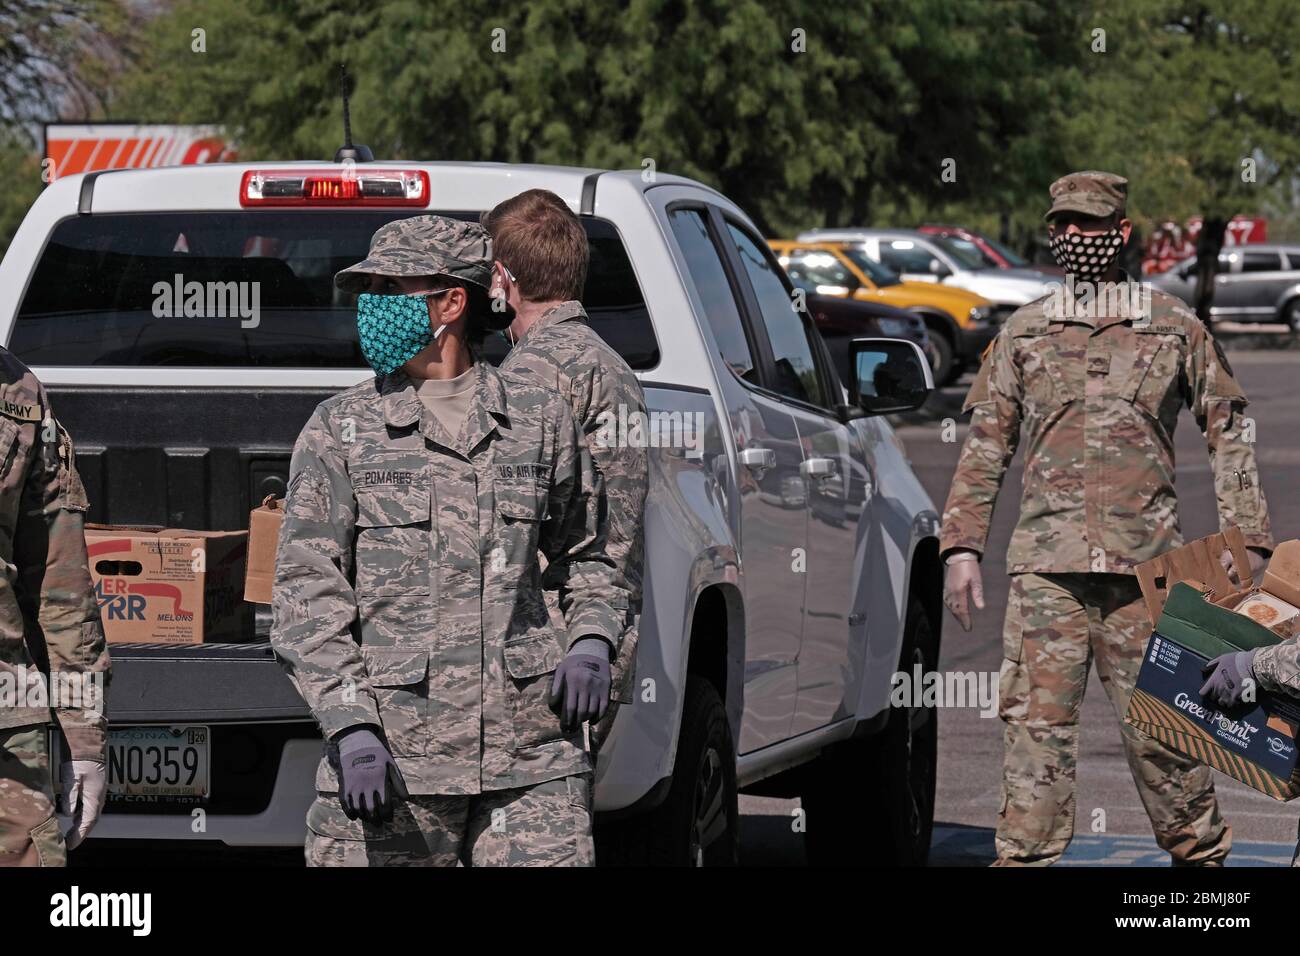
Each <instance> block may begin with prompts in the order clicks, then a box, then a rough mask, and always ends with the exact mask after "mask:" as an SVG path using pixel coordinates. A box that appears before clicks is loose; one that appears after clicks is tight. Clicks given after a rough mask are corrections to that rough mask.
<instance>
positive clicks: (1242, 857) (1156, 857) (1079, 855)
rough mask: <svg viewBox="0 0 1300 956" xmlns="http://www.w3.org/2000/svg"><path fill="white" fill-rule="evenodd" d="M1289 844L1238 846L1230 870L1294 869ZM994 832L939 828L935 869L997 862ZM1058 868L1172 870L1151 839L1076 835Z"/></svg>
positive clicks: (934, 843) (933, 852)
mask: <svg viewBox="0 0 1300 956" xmlns="http://www.w3.org/2000/svg"><path fill="white" fill-rule="evenodd" d="M1294 850H1295V847H1294V846H1292V845H1291V844H1288V843H1245V842H1234V843H1233V845H1232V854H1231V855H1230V856H1229V857H1228V866H1290V865H1291V854H1292V853H1293V852H1294ZM995 856H996V852H995V851H994V849H993V831H992V830H991V829H989V828H987V827H963V826H946V825H944V824H935V827H934V838H933V839H932V840H931V843H930V865H931V866H987V865H988V864H989V863H992V862H993V859H994V857H995ZM1056 865H1057V866H1168V865H1169V854H1168V853H1166V852H1165V851H1164V850H1162V849H1160V848H1159V847H1158V846H1156V842H1155V839H1154V838H1153V837H1150V836H1133V835H1128V834H1116V835H1111V834H1097V833H1080V834H1076V835H1075V837H1074V840H1073V841H1072V842H1071V843H1070V848H1069V849H1068V850H1066V851H1065V855H1064V856H1063V857H1061V860H1060V862H1059V863H1057V864H1056Z"/></svg>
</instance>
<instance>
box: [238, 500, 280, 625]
mask: <svg viewBox="0 0 1300 956" xmlns="http://www.w3.org/2000/svg"><path fill="white" fill-rule="evenodd" d="M283 520H284V499H283V498H277V497H275V496H274V495H267V496H266V497H265V498H263V499H262V506H261V507H260V508H254V509H253V510H252V511H250V512H249V513H248V571H247V573H246V574H245V575H244V600H245V601H252V602H253V603H254V604H270V603H271V585H272V584H273V583H274V581H275V549H276V546H277V545H278V544H279V542H280V524H281V522H282V521H283Z"/></svg>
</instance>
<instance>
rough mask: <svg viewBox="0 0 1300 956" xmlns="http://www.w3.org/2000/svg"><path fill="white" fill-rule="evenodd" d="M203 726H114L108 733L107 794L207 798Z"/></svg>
mask: <svg viewBox="0 0 1300 956" xmlns="http://www.w3.org/2000/svg"><path fill="white" fill-rule="evenodd" d="M208 741H209V734H208V728H207V727H198V726H192V725H189V726H181V727H114V728H110V730H109V732H108V792H109V795H110V796H124V797H139V796H144V797H206V796H207V795H208V769H209V762H210V761H209V758H210V753H209V750H208Z"/></svg>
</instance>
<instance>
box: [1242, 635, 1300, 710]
mask: <svg viewBox="0 0 1300 956" xmlns="http://www.w3.org/2000/svg"><path fill="white" fill-rule="evenodd" d="M1250 669H1251V670H1252V671H1253V672H1254V674H1255V681H1256V683H1258V684H1259V689H1260V690H1265V691H1268V692H1269V693H1274V694H1279V693H1280V694H1289V695H1291V696H1292V697H1300V637H1293V638H1291V639H1290V640H1287V641H1283V642H1282V643H1281V644H1272V645H1270V646H1268V647H1262V648H1260V649H1259V650H1258V651H1256V652H1255V656H1254V657H1253V658H1252V659H1251V664H1250Z"/></svg>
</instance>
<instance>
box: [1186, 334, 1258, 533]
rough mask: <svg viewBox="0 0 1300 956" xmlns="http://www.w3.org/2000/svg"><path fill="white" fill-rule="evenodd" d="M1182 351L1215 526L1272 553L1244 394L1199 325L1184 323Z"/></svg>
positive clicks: (1208, 335)
mask: <svg viewBox="0 0 1300 956" xmlns="http://www.w3.org/2000/svg"><path fill="white" fill-rule="evenodd" d="M1187 345H1188V348H1187V364H1186V370H1185V371H1186V376H1187V385H1188V396H1187V404H1188V407H1189V408H1191V410H1192V414H1193V415H1195V416H1196V424H1197V425H1198V426H1199V427H1200V429H1201V433H1202V434H1203V435H1204V436H1205V442H1206V445H1207V446H1208V448H1209V453H1210V473H1211V474H1212V475H1213V476H1214V494H1215V497H1216V498H1217V499H1218V503H1219V524H1220V526H1221V527H1226V526H1227V525H1233V524H1235V525H1236V526H1237V527H1239V528H1240V529H1241V531H1242V534H1243V535H1244V536H1245V539H1246V545H1247V546H1248V547H1252V548H1263V549H1265V550H1267V551H1272V550H1273V534H1272V531H1271V530H1270V528H1269V520H1268V502H1267V501H1266V500H1265V498H1264V489H1263V488H1262V487H1261V486H1260V483H1259V468H1258V466H1257V465H1256V463H1255V445H1254V435H1253V426H1248V425H1247V421H1248V420H1247V419H1246V417H1245V410H1246V393H1245V392H1244V391H1242V389H1241V386H1240V385H1238V384H1237V381H1236V379H1234V378H1233V377H1232V367H1231V366H1230V365H1229V364H1228V359H1227V357H1226V356H1225V355H1224V354H1223V349H1222V347H1221V346H1220V345H1219V343H1218V342H1216V341H1215V340H1214V337H1213V336H1212V335H1210V333H1209V332H1207V331H1206V329H1205V327H1204V326H1203V325H1202V324H1201V323H1200V322H1198V321H1194V320H1193V321H1189V322H1188V341H1187ZM1248 429H1249V430H1248Z"/></svg>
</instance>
